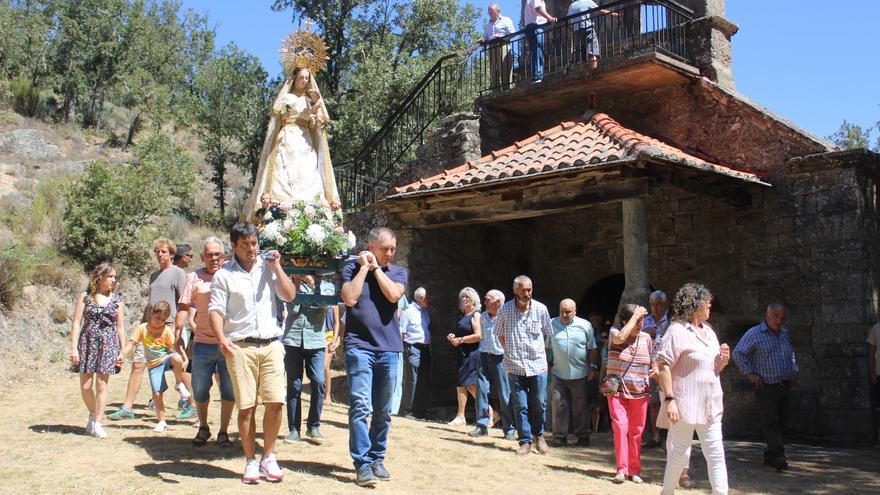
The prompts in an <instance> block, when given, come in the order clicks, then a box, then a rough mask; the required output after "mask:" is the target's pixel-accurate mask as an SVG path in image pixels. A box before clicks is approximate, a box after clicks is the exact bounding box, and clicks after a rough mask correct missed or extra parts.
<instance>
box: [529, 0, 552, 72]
mask: <svg viewBox="0 0 880 495" xmlns="http://www.w3.org/2000/svg"><path fill="white" fill-rule="evenodd" d="M557 20H558V19H557V18H555V17H553V16H552V15H550V14H549V13H548V12H547V6H546V5H544V0H526V5H525V8H524V9H523V24H525V31H526V42H527V43H528V44H529V66H530V67H531V71H532V82H533V83H539V82H541V80H542V79H543V78H544V30H543V28H542V27H541V26H543V25H544V24H547V22H548V21H549V22H556V21H557ZM539 30H540V32H539Z"/></svg>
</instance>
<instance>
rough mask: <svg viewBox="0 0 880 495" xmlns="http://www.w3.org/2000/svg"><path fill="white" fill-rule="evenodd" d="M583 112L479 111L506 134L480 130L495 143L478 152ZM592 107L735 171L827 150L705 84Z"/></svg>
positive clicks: (761, 167) (763, 167) (580, 108)
mask: <svg viewBox="0 0 880 495" xmlns="http://www.w3.org/2000/svg"><path fill="white" fill-rule="evenodd" d="M587 109H588V104H587V102H586V101H585V102H584V103H583V104H582V105H580V106H572V107H570V108H566V109H561V110H559V111H553V112H545V113H543V114H540V115H532V116H529V117H528V118H525V117H523V118H514V117H506V118H504V119H503V120H502V117H499V116H494V115H491V114H490V113H489V112H488V111H484V112H483V114H484V116H483V120H484V122H487V123H489V122H495V121H503V122H506V123H508V125H510V128H509V130H508V132H507V133H500V132H498V133H496V134H494V135H489V134H486V132H484V135H486V136H487V137H493V138H495V139H491V140H489V141H486V142H484V143H483V151H484V153H488V152H491V151H493V150H497V149H501V148H504V147H506V146H509V145H510V144H512V143H513V142H514V141H515V140H521V139H524V138H526V137H528V136H530V135H532V134H535V133H537V132H538V131H542V130H544V129H549V128H550V127H553V126H555V125H557V124H558V123H559V122H561V121H563V120H573V119H578V118H580V117H581V116H582V115H583V114H584V113H585V112H586V111H587ZM598 109H599V110H601V111H603V112H606V113H608V114H609V115H610V116H611V117H612V118H614V119H616V120H617V121H618V122H620V123H621V124H622V125H624V126H626V127H628V128H630V129H633V130H635V131H638V132H641V133H644V134H646V135H648V136H651V137H655V138H657V139H660V140H662V141H665V142H667V143H668V144H671V145H673V146H675V147H678V148H680V149H682V150H685V151H688V152H690V153H693V154H696V155H697V156H701V155H702V156H705V157H707V158H708V159H709V160H720V162H721V163H722V164H730V165H734V166H738V167H746V168H751V169H755V170H768V171H769V170H771V169H773V167H775V166H777V165H778V164H781V163H783V162H784V161H785V160H787V159H789V158H791V157H795V156H804V155H809V154H813V153H822V152H825V151H827V150H828V148H827V146H826V144H827V143H824V142H822V141H819V140H818V139H817V138H816V139H814V138H812V137H810V136H808V135H806V134H804V133H803V132H799V131H795V130H794V128H793V127H789V125H788V124H786V123H785V122H784V121H782V120H780V119H779V118H778V117H774V116H772V115H770V114H769V113H767V111H765V110H763V109H761V108H760V107H756V106H753V105H751V104H749V103H747V101H746V100H745V99H744V98H743V97H741V96H737V95H736V94H735V93H732V92H728V91H725V90H722V89H720V88H718V87H717V86H714V85H713V84H712V83H710V82H708V81H705V80H698V81H694V82H692V83H689V84H685V85H682V86H672V87H666V88H659V89H655V90H648V91H643V92H640V93H634V94H627V95H625V96H621V97H619V98H600V99H599V101H598ZM508 136H509V138H507V137H508Z"/></svg>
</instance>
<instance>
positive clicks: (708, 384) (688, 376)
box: [657, 322, 724, 428]
mask: <svg viewBox="0 0 880 495" xmlns="http://www.w3.org/2000/svg"><path fill="white" fill-rule="evenodd" d="M720 355H721V349H720V345H719V344H718V338H717V337H716V336H715V331H714V330H712V327H710V326H709V324H708V323H703V326H702V328H699V327H695V326H693V325H691V324H690V323H684V324H682V323H679V322H675V323H673V324H671V325H669V328H668V329H667V330H666V335H664V336H663V344H662V345H661V347H660V352H658V353H657V360H658V361H663V362H665V363H666V364H667V365H669V369H670V371H671V372H672V390H673V393H674V394H675V395H674V396H675V404H676V406H678V413H679V414H680V416H681V421H684V422H685V423H690V424H697V425H705V424H710V423H714V422H715V421H721V414H722V413H723V412H724V393H723V392H722V391H721V379H720V378H719V376H718V371H717V370H718V366H719V364H720V361H719V359H720V358H719V356H720ZM666 404H667V403H666V402H665V401H664V402H663V403H662V406H661V408H660V416H659V417H658V419H657V425H658V426H660V427H663V428H668V427H669V420H668V418H667V416H666Z"/></svg>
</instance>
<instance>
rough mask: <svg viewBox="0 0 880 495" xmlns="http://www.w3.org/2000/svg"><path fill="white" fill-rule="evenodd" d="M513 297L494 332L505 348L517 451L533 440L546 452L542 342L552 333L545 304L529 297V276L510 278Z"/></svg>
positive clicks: (524, 449)
mask: <svg viewBox="0 0 880 495" xmlns="http://www.w3.org/2000/svg"><path fill="white" fill-rule="evenodd" d="M513 294H514V296H515V298H514V300H513V301H509V302H507V303H505V304H504V306H502V307H501V310H499V311H498V316H497V318H496V320H495V328H494V331H495V335H497V336H498V341H499V342H501V347H503V348H504V361H503V363H504V369H506V370H507V374H508V377H509V379H510V380H509V381H510V388H511V391H510V399H511V402H513V417H514V422H515V423H516V430H517V433H518V434H519V449H517V451H516V453H517V455H526V454H528V453H529V452H530V451H531V450H532V442H533V441H534V443H535V447H536V449H537V450H538V453H540V454H545V453H547V442H546V440H544V419H545V416H546V401H547V354H546V352H545V350H544V342H545V341H546V340H547V338H548V337H550V335H551V334H552V333H553V327H552V326H551V324H550V313H548V312H547V306H544V305H543V304H541V303H539V302H538V301H535V300H534V299H532V280H531V279H530V278H529V277H527V276H525V275H520V276H518V277H516V278H515V279H514V280H513Z"/></svg>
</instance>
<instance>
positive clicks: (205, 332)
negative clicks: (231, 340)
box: [180, 268, 217, 344]
mask: <svg viewBox="0 0 880 495" xmlns="http://www.w3.org/2000/svg"><path fill="white" fill-rule="evenodd" d="M212 280H214V275H213V274H210V273H208V272H206V271H205V269H204V268H200V269H198V270H196V271H194V272H192V273H190V274H188V275H187V276H186V283H185V284H184V286H183V294H181V296H180V304H187V305H190V306H192V307H194V308H196V316H195V318H194V320H195V322H196V328H195V338H194V339H193V342H199V343H201V344H216V343H217V336H216V335H214V332H213V330H211V319H210V317H209V316H208V305H209V304H210V303H211V281H212Z"/></svg>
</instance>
